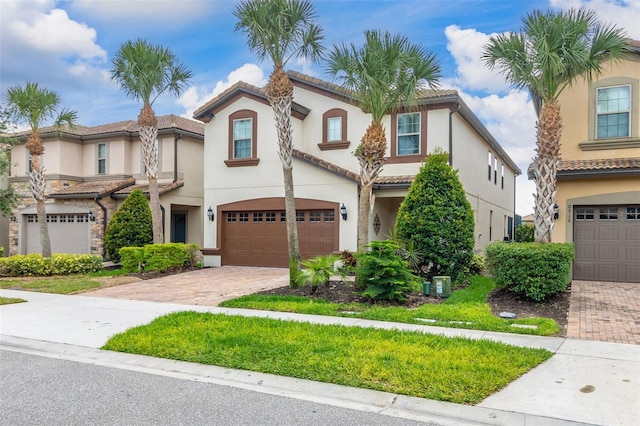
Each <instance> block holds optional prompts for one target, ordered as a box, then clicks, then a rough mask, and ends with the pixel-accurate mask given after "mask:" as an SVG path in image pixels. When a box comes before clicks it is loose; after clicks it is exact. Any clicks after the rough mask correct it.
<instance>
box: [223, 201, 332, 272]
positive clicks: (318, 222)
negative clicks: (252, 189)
mask: <svg viewBox="0 0 640 426" xmlns="http://www.w3.org/2000/svg"><path fill="white" fill-rule="evenodd" d="M329 204H332V203H329ZM222 217H223V222H222V263H223V264H224V265H247V266H276V267H288V264H289V256H288V243H287V228H286V222H284V221H283V220H282V218H283V217H284V211H263V212H261V211H244V212H225V213H224V214H223V215H222ZM241 217H245V218H248V219H247V222H239V221H238V220H239V219H240V218H241ZM297 218H298V222H297V226H298V240H299V245H300V255H301V257H302V259H308V258H311V257H314V256H318V255H324V254H329V253H332V252H334V251H336V250H337V247H338V223H336V222H335V208H334V209H333V210H307V211H303V210H299V211H298V212H297ZM240 236H242V237H243V239H239V237H240Z"/></svg>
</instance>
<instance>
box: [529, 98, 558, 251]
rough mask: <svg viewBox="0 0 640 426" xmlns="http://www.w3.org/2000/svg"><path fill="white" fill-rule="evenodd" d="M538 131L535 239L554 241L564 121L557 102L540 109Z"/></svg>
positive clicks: (549, 103) (535, 173) (546, 241)
mask: <svg viewBox="0 0 640 426" xmlns="http://www.w3.org/2000/svg"><path fill="white" fill-rule="evenodd" d="M537 127H538V128H537V132H536V142H537V147H536V152H537V155H536V157H535V158H534V163H535V170H534V176H535V182H536V202H535V212H534V213H535V214H534V224H535V231H534V240H535V241H536V242H538V243H549V242H551V236H552V232H553V225H554V220H555V219H554V213H555V206H556V175H557V169H558V163H559V162H560V136H561V134H562V119H561V116H560V105H559V104H558V103H557V102H545V103H543V104H542V107H541V109H540V115H539V117H538V126H537Z"/></svg>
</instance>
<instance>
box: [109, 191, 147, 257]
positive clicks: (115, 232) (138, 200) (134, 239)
mask: <svg viewBox="0 0 640 426" xmlns="http://www.w3.org/2000/svg"><path fill="white" fill-rule="evenodd" d="M152 242H153V227H152V224H151V209H150V208H149V202H148V201H147V198H146V197H145V196H144V194H143V193H142V191H140V190H139V189H136V190H134V191H133V192H131V194H129V196H128V197H127V198H126V199H125V200H124V202H123V203H122V205H121V206H120V208H118V210H117V211H116V212H115V213H114V214H113V217H112V218H111V220H110V221H109V225H107V230H106V232H105V234H104V246H105V250H106V252H107V258H109V259H111V260H112V261H114V262H119V261H120V253H119V251H120V249H121V248H122V247H142V246H144V245H145V244H151V243H152Z"/></svg>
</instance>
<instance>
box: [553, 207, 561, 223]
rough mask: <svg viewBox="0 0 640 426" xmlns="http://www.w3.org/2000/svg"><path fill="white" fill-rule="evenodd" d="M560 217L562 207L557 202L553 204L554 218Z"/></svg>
mask: <svg viewBox="0 0 640 426" xmlns="http://www.w3.org/2000/svg"><path fill="white" fill-rule="evenodd" d="M559 217H560V208H559V207H558V204H557V203H556V204H554V205H553V220H558V218H559Z"/></svg>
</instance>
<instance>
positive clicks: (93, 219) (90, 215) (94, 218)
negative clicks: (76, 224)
mask: <svg viewBox="0 0 640 426" xmlns="http://www.w3.org/2000/svg"><path fill="white" fill-rule="evenodd" d="M88 216H89V221H90V222H94V221H95V220H96V217H95V216H94V215H93V212H92V211H91V210H89V215H88Z"/></svg>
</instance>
